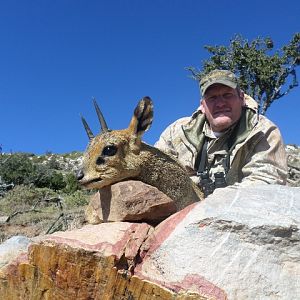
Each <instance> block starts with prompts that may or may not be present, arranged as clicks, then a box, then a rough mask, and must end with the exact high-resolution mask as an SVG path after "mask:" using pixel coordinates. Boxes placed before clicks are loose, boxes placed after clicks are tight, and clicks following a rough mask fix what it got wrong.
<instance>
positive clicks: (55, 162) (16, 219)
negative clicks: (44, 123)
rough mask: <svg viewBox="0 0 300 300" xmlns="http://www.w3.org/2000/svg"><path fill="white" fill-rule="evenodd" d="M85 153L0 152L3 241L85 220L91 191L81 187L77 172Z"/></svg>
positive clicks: (65, 227)
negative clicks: (36, 153)
mask: <svg viewBox="0 0 300 300" xmlns="http://www.w3.org/2000/svg"><path fill="white" fill-rule="evenodd" d="M81 155H82V154H81V153H78V152H72V153H70V155H68V154H64V155H54V154H51V153H47V154H46V155H42V156H36V155H34V154H28V153H14V154H2V155H0V217H3V216H6V217H7V219H6V221H2V223H0V227H1V230H0V231H1V234H0V242H1V241H3V240H5V239H6V238H8V237H9V236H12V235H16V234H25V235H27V236H35V235H38V234H42V233H43V234H45V233H51V232H54V231H56V230H66V229H69V228H74V227H78V226H80V225H82V224H83V222H84V208H85V205H87V203H88V197H89V194H90V193H89V192H88V191H85V190H81V188H80V186H79V184H78V182H77V179H76V176H75V171H76V168H78V164H79V162H80V157H81ZM74 224H75V225H74Z"/></svg>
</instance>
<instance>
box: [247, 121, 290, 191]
mask: <svg viewBox="0 0 300 300" xmlns="http://www.w3.org/2000/svg"><path fill="white" fill-rule="evenodd" d="M261 126H262V127H264V130H263V132H260V133H261V134H260V135H259V139H258V140H257V141H256V143H254V145H251V147H252V150H251V149H248V153H247V157H246V160H245V161H246V164H245V165H244V166H243V167H242V175H243V179H242V183H241V185H248V184H252V183H258V182H260V183H267V184H282V185H284V184H286V181H287V158H286V152H285V148H284V144H283V141H282V137H281V134H280V131H279V129H278V128H277V127H276V126H275V125H274V124H273V123H271V122H270V121H269V120H266V119H264V122H262V124H261ZM266 128H267V129H266ZM249 150H250V151H249Z"/></svg>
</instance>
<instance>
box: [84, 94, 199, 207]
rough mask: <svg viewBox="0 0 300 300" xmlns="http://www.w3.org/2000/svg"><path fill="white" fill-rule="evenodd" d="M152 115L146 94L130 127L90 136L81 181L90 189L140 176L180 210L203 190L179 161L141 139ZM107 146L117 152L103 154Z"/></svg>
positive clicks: (150, 103)
mask: <svg viewBox="0 0 300 300" xmlns="http://www.w3.org/2000/svg"><path fill="white" fill-rule="evenodd" d="M152 119H153V106H152V101H151V99H150V98H149V97H144V98H143V99H142V100H140V102H139V103H138V105H137V107H136V108H135V110H134V114H133V117H132V119H131V121H130V123H129V126H128V128H126V129H123V130H112V131H110V130H105V131H102V132H101V133H100V134H98V135H96V136H95V137H93V138H92V139H90V143H89V145H88V148H87V150H86V151H85V153H84V156H83V166H82V170H81V176H80V178H78V179H80V180H79V182H80V184H82V185H83V186H84V187H86V188H88V189H101V188H103V187H105V186H109V185H112V184H114V183H117V182H120V181H123V180H139V181H142V182H144V183H146V184H149V185H151V186H154V187H156V188H157V189H158V190H160V191H161V192H163V193H165V194H166V195H167V196H169V197H170V198H171V199H173V200H174V201H175V204H176V206H177V209H178V210H180V209H182V208H184V207H185V206H187V205H189V204H191V203H194V202H197V201H199V200H201V199H203V197H202V192H201V191H200V190H199V188H198V187H197V186H196V184H195V183H194V182H193V181H192V180H191V179H190V177H189V176H188V175H187V173H186V171H185V169H184V168H183V167H182V166H181V165H180V164H179V162H177V161H176V160H175V159H173V158H172V157H170V156H169V155H167V154H166V153H164V152H162V151H161V150H159V149H157V148H155V147H152V146H150V145H148V144H146V143H144V142H142V140H141V138H142V135H143V134H144V132H145V131H146V130H148V129H149V127H150V126H151V123H152ZM88 135H89V137H90V136H91V133H88ZM107 146H113V147H117V151H116V153H115V155H112V156H107V155H103V150H104V149H106V148H105V147H107Z"/></svg>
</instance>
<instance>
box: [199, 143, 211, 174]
mask: <svg viewBox="0 0 300 300" xmlns="http://www.w3.org/2000/svg"><path fill="white" fill-rule="evenodd" d="M207 146H208V138H205V141H204V144H203V147H202V150H201V157H200V162H199V165H198V170H197V173H198V174H200V173H203V172H204V170H205V169H206V166H207V165H208V161H207Z"/></svg>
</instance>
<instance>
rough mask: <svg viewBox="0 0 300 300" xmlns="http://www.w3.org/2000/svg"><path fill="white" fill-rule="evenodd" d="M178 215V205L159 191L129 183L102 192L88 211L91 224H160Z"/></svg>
mask: <svg viewBox="0 0 300 300" xmlns="http://www.w3.org/2000/svg"><path fill="white" fill-rule="evenodd" d="M176 211H177V209H176V205H175V202H174V201H173V200H172V199H171V198H170V197H168V196H167V195H165V194H164V193H162V192H160V191H159V190H158V189H157V188H155V187H153V186H150V185H148V184H145V183H143V182H141V181H135V180H128V181H123V182H119V183H116V184H113V185H112V186H108V187H105V188H102V189H101V190H100V191H99V192H97V193H96V194H95V195H93V196H92V197H91V199H90V202H89V205H88V207H87V209H86V211H85V216H86V220H87V221H88V222H89V223H90V224H99V223H101V222H112V221H139V222H141V221H144V222H147V223H149V224H158V223H159V222H160V221H162V220H164V219H166V218H167V217H169V216H170V215H172V214H173V213H175V212H176Z"/></svg>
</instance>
